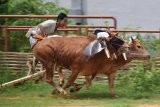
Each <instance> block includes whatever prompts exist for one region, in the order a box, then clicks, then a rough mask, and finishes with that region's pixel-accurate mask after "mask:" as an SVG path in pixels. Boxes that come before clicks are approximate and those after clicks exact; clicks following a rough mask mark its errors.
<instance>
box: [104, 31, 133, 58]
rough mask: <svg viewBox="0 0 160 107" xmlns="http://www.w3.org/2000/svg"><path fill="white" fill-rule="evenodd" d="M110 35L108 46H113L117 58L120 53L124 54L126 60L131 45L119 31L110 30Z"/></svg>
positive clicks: (112, 49) (113, 52)
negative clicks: (112, 31)
mask: <svg viewBox="0 0 160 107" xmlns="http://www.w3.org/2000/svg"><path fill="white" fill-rule="evenodd" d="M108 33H109V35H110V40H109V41H108V42H107V44H108V47H110V48H111V51H112V54H114V57H115V58H116V57H117V56H119V55H120V54H123V57H124V59H125V60H127V57H126V53H127V54H128V53H129V52H130V46H129V45H128V43H127V42H126V41H125V40H124V39H123V38H122V37H121V36H118V35H117V33H111V32H108Z"/></svg>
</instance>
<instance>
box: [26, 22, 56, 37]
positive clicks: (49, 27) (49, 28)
mask: <svg viewBox="0 0 160 107" xmlns="http://www.w3.org/2000/svg"><path fill="white" fill-rule="evenodd" d="M40 26H42V27H43V29H44V32H45V34H46V35H47V36H48V35H52V34H53V33H54V31H55V27H56V21H54V20H46V21H44V22H42V23H40V24H39V25H37V26H35V27H34V28H30V29H29V31H28V32H27V34H26V37H27V38H29V37H30V35H31V34H37V35H42V34H43V33H42V32H41V30H40ZM42 36H44V35H42Z"/></svg>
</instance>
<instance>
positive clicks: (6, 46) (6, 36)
mask: <svg viewBox="0 0 160 107" xmlns="http://www.w3.org/2000/svg"><path fill="white" fill-rule="evenodd" d="M9 33H10V32H9V30H8V29H7V26H5V27H4V51H5V52H7V51H9V46H10V37H9Z"/></svg>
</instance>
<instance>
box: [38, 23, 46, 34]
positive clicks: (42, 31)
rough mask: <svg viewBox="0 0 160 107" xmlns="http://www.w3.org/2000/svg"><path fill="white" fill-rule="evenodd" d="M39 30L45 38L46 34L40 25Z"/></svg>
mask: <svg viewBox="0 0 160 107" xmlns="http://www.w3.org/2000/svg"><path fill="white" fill-rule="evenodd" d="M39 28H40V31H41V33H42V35H43V36H44V37H47V35H46V33H45V30H44V27H43V26H42V25H39Z"/></svg>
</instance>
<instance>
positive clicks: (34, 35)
mask: <svg viewBox="0 0 160 107" xmlns="http://www.w3.org/2000/svg"><path fill="white" fill-rule="evenodd" d="M66 26H67V15H66V14H65V13H62V12H61V13H59V14H58V16H57V20H56V21H54V20H46V21H44V22H42V23H40V24H39V25H37V26H35V27H34V28H30V29H29V31H28V32H27V34H26V37H27V38H29V42H30V45H31V47H33V46H34V44H35V43H36V42H37V40H41V39H43V38H45V37H47V36H49V35H52V34H53V33H54V32H55V31H56V30H57V28H65V27H66Z"/></svg>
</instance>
